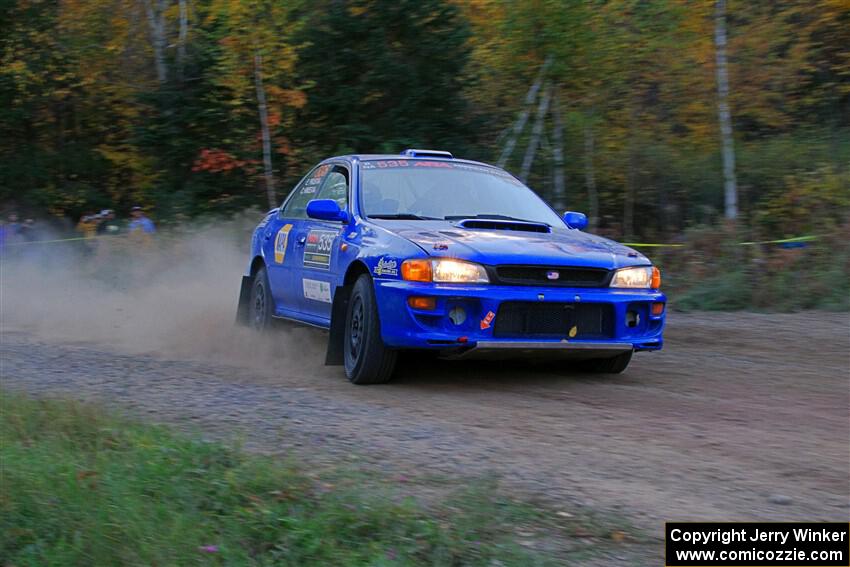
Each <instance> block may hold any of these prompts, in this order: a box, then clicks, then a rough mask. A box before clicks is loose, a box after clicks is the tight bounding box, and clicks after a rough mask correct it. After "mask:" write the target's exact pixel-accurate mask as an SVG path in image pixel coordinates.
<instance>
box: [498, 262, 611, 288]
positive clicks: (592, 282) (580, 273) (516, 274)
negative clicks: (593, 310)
mask: <svg viewBox="0 0 850 567" xmlns="http://www.w3.org/2000/svg"><path fill="white" fill-rule="evenodd" d="M610 274H611V270H606V269H605V268H574V267H564V266H496V281H497V283H501V284H505V285H536V286H541V285H545V286H560V287H603V286H606V285H608V281H609V278H610Z"/></svg>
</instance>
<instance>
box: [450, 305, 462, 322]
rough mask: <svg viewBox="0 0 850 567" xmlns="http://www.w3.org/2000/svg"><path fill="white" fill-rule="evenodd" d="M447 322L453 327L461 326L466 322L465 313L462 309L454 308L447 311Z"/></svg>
mask: <svg viewBox="0 0 850 567" xmlns="http://www.w3.org/2000/svg"><path fill="white" fill-rule="evenodd" d="M449 320H451V322H452V323H454V324H455V325H463V322H464V321H466V311H465V310H464V309H463V307H455V308H454V309H452V310H451V311H449Z"/></svg>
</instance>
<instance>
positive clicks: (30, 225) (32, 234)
mask: <svg viewBox="0 0 850 567" xmlns="http://www.w3.org/2000/svg"><path fill="white" fill-rule="evenodd" d="M18 234H20V236H21V240H23V241H24V242H32V241H34V240H38V235H37V234H36V226H35V221H34V220H32V219H26V220H25V221H24V222H23V224H22V225H21V227H20V228H19V229H18Z"/></svg>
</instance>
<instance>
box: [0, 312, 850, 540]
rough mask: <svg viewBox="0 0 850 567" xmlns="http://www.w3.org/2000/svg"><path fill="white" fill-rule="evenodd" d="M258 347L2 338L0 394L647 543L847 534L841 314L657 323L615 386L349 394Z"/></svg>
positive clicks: (432, 374) (317, 342)
mask: <svg viewBox="0 0 850 567" xmlns="http://www.w3.org/2000/svg"><path fill="white" fill-rule="evenodd" d="M233 332H237V331H233ZM240 332H241V331H240ZM239 339H240V340H245V339H244V337H239ZM217 340H225V339H222V338H221V337H217ZM248 340H250V339H248ZM269 340H270V341H271V342H270V350H269V351H264V352H262V353H261V354H257V355H256V357H252V359H251V362H250V363H248V364H246V363H245V361H244V360H241V361H238V365H236V364H233V365H230V364H226V363H225V362H226V361H225V362H222V361H220V360H216V361H215V362H205V361H204V360H199V359H198V358H199V357H197V356H177V355H175V354H172V355H171V356H163V355H162V353H155V354H151V353H147V354H146V353H139V352H129V351H126V349H121V348H118V347H114V346H112V345H110V346H104V345H101V344H92V343H90V342H71V341H68V340H64V341H58V340H56V339H55V338H51V339H45V338H43V337H40V336H38V335H35V334H32V333H30V332H26V331H25V332H19V331H16V330H12V329H5V330H4V333H3V341H2V347H1V348H0V353H2V379H3V380H2V381H3V386H4V387H7V388H9V389H12V390H16V391H24V392H29V393H32V394H36V395H68V396H72V397H76V398H81V399H85V400H98V401H102V402H105V403H107V404H108V405H110V406H116V407H121V408H128V409H130V410H132V411H135V412H137V413H142V414H144V415H150V416H151V418H152V419H154V420H156V421H164V422H171V423H179V424H186V423H189V424H192V427H195V428H197V429H199V430H200V431H201V432H203V433H205V434H209V435H212V436H218V437H221V436H225V437H233V436H238V437H240V438H241V439H243V440H244V442H245V444H246V445H247V446H248V447H250V448H253V449H258V450H263V451H269V452H283V453H286V452H291V451H294V452H295V453H296V454H299V455H302V456H305V457H306V458H308V459H309V460H311V461H313V462H315V463H317V464H320V463H322V462H327V463H330V462H334V461H337V460H340V459H343V460H350V459H359V462H361V463H365V464H364V465H363V466H366V467H369V468H371V470H374V471H375V474H378V475H381V474H383V475H387V476H388V478H389V477H390V476H391V475H392V476H393V477H395V476H396V475H408V476H410V477H411V478H416V477H423V476H429V477H431V478H445V479H453V478H464V477H465V478H469V477H475V476H480V475H495V476H496V477H497V478H498V479H499V481H500V483H501V485H502V486H503V487H505V488H506V489H507V490H515V491H518V492H520V493H523V494H530V495H533V496H535V497H539V498H541V499H544V500H545V501H546V502H549V503H551V504H552V505H553V506H562V507H581V508H584V509H592V510H598V511H601V512H603V513H615V514H620V515H623V516H626V517H627V518H630V519H631V520H632V521H634V522H635V524H636V525H637V526H640V527H642V528H644V529H646V530H647V531H648V532H652V533H655V534H657V533H660V530H661V527H662V524H661V522H662V521H664V520H710V519H716V520H757V519H761V520H795V519H799V520H817V519H823V520H827V519H832V520H847V518H848V516H850V507H848V503H850V502H848V501H849V500H850V498H849V497H850V358H848V357H850V354H849V353H850V324H849V322H848V315H847V314H834V313H815V312H812V313H802V314H788V315H762V314H687V315H681V314H672V315H671V317H670V321H669V327H668V332H667V346H666V348H665V350H664V351H663V352H660V353H652V354H644V355H636V357H635V358H634V360H633V363H632V365H631V367H630V368H629V369H628V371H627V372H626V373H625V374H623V375H620V376H613V377H612V376H591V375H586V374H575V373H569V372H561V371H560V367H559V366H557V365H556V366H553V365H547V366H543V367H529V366H528V365H527V364H505V363H499V364H487V363H481V362H474V363H473V362H468V363H457V362H453V363H449V362H440V361H433V362H429V361H416V363H415V364H413V365H410V366H408V368H407V369H406V370H405V372H404V373H403V375H402V376H401V377H400V378H399V379H398V380H397V381H395V382H394V383H392V384H389V385H386V386H372V387H356V386H352V385H349V384H348V383H347V382H346V381H345V378H344V376H343V375H342V371H341V369H339V368H334V367H324V366H322V364H321V362H322V341H323V340H324V337H323V336H322V335H321V334H320V333H318V332H312V331H306V330H304V331H301V330H298V331H288V332H283V333H278V334H276V335H275V336H273V337H272V338H270V339H269ZM235 342H236V343H238V341H235ZM232 344H235V343H232ZM232 344H231V346H232ZM283 345H286V346H285V347H284V346H283ZM277 348H281V349H283V348H287V349H289V351H288V352H290V353H291V352H292V349H293V348H295V349H296V350H297V352H298V353H299V356H298V357H293V356H291V355H289V356H286V357H282V358H280V359H278V358H277V357H276V355H275V352H276V349H277ZM235 362H236V361H235ZM564 366H566V365H564Z"/></svg>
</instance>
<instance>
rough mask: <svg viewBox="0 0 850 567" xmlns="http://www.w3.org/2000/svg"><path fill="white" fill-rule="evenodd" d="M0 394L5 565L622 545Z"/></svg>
mask: <svg viewBox="0 0 850 567" xmlns="http://www.w3.org/2000/svg"><path fill="white" fill-rule="evenodd" d="M0 394H2V396H0V564H3V565H15V566H19V567H20V566H23V565H38V566H52V565H56V566H59V565H62V566H72V565H97V566H100V565H158V566H164V565H376V566H380V565H547V564H554V563H555V562H556V561H557V562H558V564H563V561H564V560H565V558H567V559H569V560H573V561H576V562H582V561H583V560H584V559H586V558H587V557H588V556H591V555H595V554H597V553H598V552H599V550H604V549H605V548H606V547H608V546H618V547H622V545H623V542H624V541H626V542H628V541H630V540H633V536H631V535H628V532H626V531H624V530H625V529H626V528H615V529H613V530H612V528H611V525H612V524H610V523H608V522H604V521H603V522H599V521H592V520H588V519H587V518H576V517H568V518H564V517H559V516H558V515H556V514H554V513H553V512H551V511H546V510H545V509H542V508H540V507H537V506H532V505H530V504H527V503H521V502H517V501H514V500H511V499H506V498H504V497H502V496H499V495H498V493H497V492H496V491H495V490H493V489H492V486H488V485H487V484H486V483H485V484H482V485H481V486H478V487H477V488H473V489H469V490H465V491H463V492H462V493H460V494H457V495H454V496H453V497H451V498H449V499H447V500H446V501H445V502H440V503H436V504H434V505H433V506H432V505H429V506H428V507H427V508H424V507H422V506H421V505H419V504H417V502H416V501H415V500H414V499H412V498H411V497H405V496H404V495H403V494H400V493H399V492H398V491H397V490H394V489H393V488H391V487H384V488H381V487H380V486H378V488H374V487H373V488H370V489H363V488H362V486H361V485H360V482H359V481H358V479H357V475H354V476H350V475H345V474H342V473H340V472H339V471H338V473H337V475H336V477H337V478H338V479H343V480H342V482H338V484H329V483H328V482H323V481H322V480H321V479H316V478H313V477H312V476H311V475H310V474H307V473H306V472H304V471H302V470H299V469H298V468H297V467H296V466H295V465H293V464H292V463H284V462H281V461H280V460H276V459H273V458H270V457H263V456H259V455H253V454H247V453H244V452H241V451H239V450H237V449H233V448H229V447H226V446H224V445H221V444H218V443H210V442H205V441H200V440H196V439H193V438H189V437H185V436H182V435H180V434H177V433H175V432H173V431H171V430H169V429H167V428H165V427H161V426H150V425H143V424H139V423H136V422H133V421H129V420H126V419H123V418H120V417H116V416H114V415H110V414H108V413H104V412H103V411H102V410H100V409H98V408H97V407H92V406H88V405H81V404H78V403H74V402H69V401H36V400H32V399H29V398H25V397H21V396H17V395H11V394H9V393H3V392H0ZM346 478H349V479H353V480H352V482H349V483H346V482H345V480H344V479H346ZM335 482H336V481H335ZM562 514H563V513H562ZM568 516H569V515H568ZM526 532H529V533H526ZM530 541H533V542H534V543H533V545H532V546H531V547H529V542H530ZM571 549H572V551H570V550H571Z"/></svg>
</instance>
